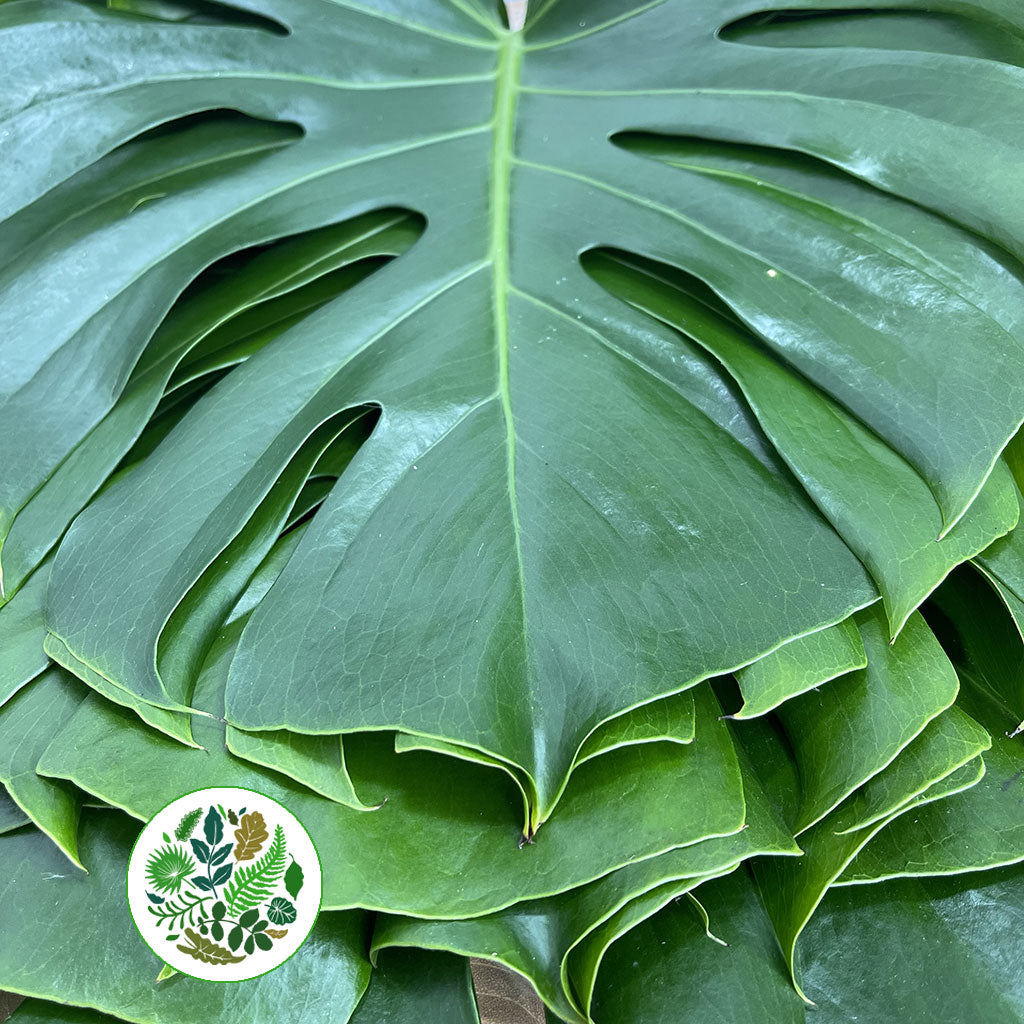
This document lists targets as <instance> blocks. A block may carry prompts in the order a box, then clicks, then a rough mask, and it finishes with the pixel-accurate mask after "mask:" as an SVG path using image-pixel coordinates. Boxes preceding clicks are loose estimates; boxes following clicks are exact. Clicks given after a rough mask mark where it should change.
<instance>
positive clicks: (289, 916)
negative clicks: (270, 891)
mask: <svg viewBox="0 0 1024 1024" xmlns="http://www.w3.org/2000/svg"><path fill="white" fill-rule="evenodd" d="M267 917H269V918H270V920H271V921H273V922H274V924H291V923H292V921H294V920H295V906H294V904H292V903H291V901H290V900H286V899H285V898H284V897H283V896H275V897H274V898H273V899H272V900H271V901H270V906H269V907H267Z"/></svg>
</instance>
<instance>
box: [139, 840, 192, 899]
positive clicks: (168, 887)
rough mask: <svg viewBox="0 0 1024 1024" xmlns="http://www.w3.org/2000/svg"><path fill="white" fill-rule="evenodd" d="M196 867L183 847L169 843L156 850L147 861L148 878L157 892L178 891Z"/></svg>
mask: <svg viewBox="0 0 1024 1024" xmlns="http://www.w3.org/2000/svg"><path fill="white" fill-rule="evenodd" d="M195 868H196V862H195V861H194V860H193V859H192V858H191V857H190V856H189V855H188V854H187V853H186V852H185V851H184V850H183V849H182V847H180V846H171V845H167V846H164V847H162V848H161V849H159V850H154V851H153V853H152V855H151V856H150V858H149V860H148V861H147V862H146V880H147V881H148V882H149V884H150V885H151V886H153V888H154V889H156V891H157V892H162V893H176V892H177V891H178V890H179V889H180V888H181V885H182V883H183V882H184V881H185V879H186V878H188V876H189V875H191V874H192V872H193V871H195Z"/></svg>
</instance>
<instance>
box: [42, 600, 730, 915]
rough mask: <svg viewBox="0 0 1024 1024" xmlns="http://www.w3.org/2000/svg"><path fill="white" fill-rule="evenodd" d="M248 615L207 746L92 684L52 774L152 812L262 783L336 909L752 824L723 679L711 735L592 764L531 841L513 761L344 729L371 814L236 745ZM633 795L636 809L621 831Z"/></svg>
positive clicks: (568, 884) (223, 649)
mask: <svg viewBox="0 0 1024 1024" xmlns="http://www.w3.org/2000/svg"><path fill="white" fill-rule="evenodd" d="M243 624H244V620H238V621H236V622H235V623H234V624H233V625H232V626H230V627H228V628H227V629H226V630H225V631H224V636H223V637H222V638H220V639H218V641H217V642H216V643H215V645H214V648H213V650H212V652H211V657H210V660H209V662H208V665H207V667H206V669H205V670H204V672H203V673H202V675H201V676H200V680H199V684H198V686H197V689H196V693H195V703H196V706H197V707H198V708H200V709H202V710H204V711H207V712H211V714H210V715H208V716H203V717H201V718H200V717H197V719H196V721H195V723H194V730H195V737H196V739H197V741H198V742H199V743H201V745H202V749H192V748H187V747H183V746H182V745H181V744H180V743H178V742H176V741H174V740H171V739H169V738H168V737H165V736H162V735H160V734H158V733H156V732H154V731H153V730H151V729H148V728H147V727H146V726H145V725H143V723H141V722H140V721H138V720H137V719H135V717H134V716H133V715H131V713H129V712H128V711H127V710H125V709H123V708H120V707H117V706H115V705H112V704H110V703H108V702H106V701H103V700H102V699H101V698H99V697H97V696H90V697H88V698H87V699H86V701H85V702H84V703H83V705H82V707H81V709H80V710H79V712H78V713H77V714H76V715H75V716H74V718H73V719H72V720H71V721H70V722H69V723H68V725H67V727H66V728H65V729H63V730H61V732H60V733H59V734H58V735H57V736H56V737H54V739H53V741H52V742H51V744H50V746H49V747H48V748H47V750H46V752H45V754H44V756H43V758H42V759H41V761H40V764H39V771H40V772H42V773H44V774H46V775H48V776H56V777H59V778H65V779H68V780H70V781H73V782H74V783H75V784H76V785H77V786H79V787H80V788H82V789H84V790H85V791H86V792H88V793H91V794H93V795H96V796H98V797H100V798H101V799H103V800H106V801H107V802H109V803H111V804H113V805H115V806H118V807H123V808H124V809H126V810H127V811H129V812H130V813H131V814H134V815H135V816H136V817H138V818H142V819H146V818H148V817H149V816H150V815H152V814H154V813H155V812H156V811H157V810H159V809H160V808H161V807H162V806H163V805H164V804H166V803H167V802H168V801H169V800H171V799H173V798H174V797H175V796H177V795H179V794H180V793H181V792H182V791H183V790H184V789H186V788H189V789H195V788H202V787H203V786H225V785H231V786H243V787H246V788H250V789H256V790H258V791H260V792H262V793H266V794H267V795H268V796H271V797H273V798H275V799H277V800H280V801H281V802H282V803H284V804H285V805H286V806H288V807H289V809H291V810H292V812H293V813H294V814H295V815H296V816H297V817H298V818H299V820H300V821H302V823H303V824H304V825H305V826H306V828H307V829H308V830H309V832H310V835H311V836H312V838H313V841H314V843H315V844H316V846H317V849H318V850H320V851H321V852H322V855H323V857H324V864H323V868H324V878H323V884H324V906H325V907H326V908H328V909H342V908H348V907H355V906H365V907H368V908H373V909H381V910H388V911H391V912H394V913H406V914H414V915H418V916H423V917H440V918H453V917H463V916H471V915H477V914H486V913H489V912H492V911H495V910H498V909H500V908H502V907H505V906H508V905H510V904H512V903H514V902H517V901H518V900H523V899H532V898H538V897H541V896H547V895H551V894H553V893H555V892H560V891H563V890H566V889H570V888H573V887H575V886H579V885H582V884H584V883H586V882H589V881H592V880H593V879H595V878H598V877H600V876H602V875H605V874H607V873H608V872H609V871H612V870H614V869H615V868H618V867H621V866H623V865H625V864H627V863H630V862H632V861H635V860H641V859H644V858H648V857H653V856H655V855H656V854H659V853H663V852H665V851H667V850H671V849H674V848H676V847H680V846H686V845H689V844H692V843H697V842H699V841H700V840H702V839H706V838H708V837H711V836H719V835H729V834H732V833H735V832H736V831H737V830H738V829H740V828H741V826H742V825H743V820H744V811H743V796H742V783H741V779H740V772H739V766H738V764H737V761H736V754H735V751H734V749H733V745H732V742H731V740H730V737H729V733H728V727H727V725H726V723H725V722H721V721H719V718H718V716H719V708H718V705H717V703H716V702H715V701H714V698H713V697H712V696H711V694H710V692H706V693H704V694H703V696H702V697H701V698H698V700H699V701H700V700H702V701H703V704H699V706H698V715H697V735H698V737H700V739H699V740H698V741H696V742H694V743H692V744H688V745H681V744H678V743H648V744H640V745H632V746H628V747H623V748H622V749H620V750H617V751H613V752H611V753H609V754H606V755H604V756H602V757H598V758H594V759H592V760H591V761H588V762H587V763H586V764H585V765H582V766H581V767H580V768H579V770H578V771H577V772H574V773H573V777H572V780H571V782H570V785H569V788H568V789H567V791H566V794H565V796H564V797H563V799H562V802H561V804H560V810H559V813H558V815H556V816H555V817H554V818H553V819H552V820H551V821H549V822H548V823H547V824H546V825H545V826H544V827H543V828H542V829H541V831H540V832H539V833H538V838H537V842H536V844H535V845H533V846H527V847H525V848H523V849H519V848H518V844H517V841H516V840H517V839H518V837H519V835H520V832H519V819H518V810H519V806H520V801H519V798H518V794H517V793H516V791H515V789H514V788H513V787H512V786H511V784H510V783H509V782H508V781H507V778H506V777H505V775H504V773H502V772H496V771H494V770H493V769H491V768H487V767H484V766H471V765H467V764H466V762H463V761H459V760H457V759H455V758H452V757H446V756H439V755H436V754H427V753H403V754H395V753H393V743H394V741H393V739H392V738H391V737H389V736H381V735H377V734H362V735H354V736H351V737H346V740H347V742H346V755H347V763H348V768H349V771H350V773H351V775H352V778H353V782H354V783H355V786H356V791H357V792H360V791H362V792H374V793H378V792H379V793H380V794H381V795H382V796H386V797H387V801H386V803H384V805H383V807H381V808H380V809H379V810H377V811H374V812H373V813H372V814H367V813H363V812H359V811H356V810H353V809H351V808H348V807H344V806H342V805H341V804H338V803H336V802H334V801H332V800H327V799H326V798H324V797H320V796H318V795H317V794H315V793H313V792H311V791H310V790H309V789H307V788H305V787H303V786H300V785H298V784H297V783H295V782H292V781H291V780H290V779H288V778H287V777H285V776H282V775H278V774H276V773H275V772H272V771H269V770H267V769H263V768H261V767H260V766H258V765H254V764H251V763H249V762H246V761H241V760H239V759H237V758H235V757H233V756H232V755H231V754H230V753H228V752H227V750H226V749H225V743H224V730H225V726H224V723H223V721H222V720H218V718H216V717H214V715H216V714H217V713H218V709H219V708H220V707H222V706H223V705H222V703H221V702H222V701H223V687H224V677H225V675H226V672H227V666H228V663H229V661H230V657H231V653H232V650H233V645H234V643H235V642H236V641H237V636H238V633H239V630H240V628H241V627H242V625H243ZM640 795H642V796H643V799H642V800H637V799H636V797H637V796H640ZM627 803H628V805H629V806H631V807H633V808H634V813H633V814H632V816H631V818H630V827H629V828H623V827H622V822H623V819H622V808H623V807H624V806H626V805H627ZM87 866H88V865H87Z"/></svg>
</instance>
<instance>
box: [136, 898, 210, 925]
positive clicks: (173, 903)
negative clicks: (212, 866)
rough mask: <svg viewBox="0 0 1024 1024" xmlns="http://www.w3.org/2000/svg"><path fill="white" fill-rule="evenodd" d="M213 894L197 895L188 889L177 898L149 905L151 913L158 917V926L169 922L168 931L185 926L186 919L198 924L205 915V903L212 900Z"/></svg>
mask: <svg viewBox="0 0 1024 1024" xmlns="http://www.w3.org/2000/svg"><path fill="white" fill-rule="evenodd" d="M212 899H213V896H212V895H208V896H196V895H194V894H192V893H189V892H188V891H187V890H186V891H185V892H184V893H182V894H181V896H180V897H179V898H178V899H177V900H168V901H167V902H166V903H163V904H161V905H160V906H157V907H148V908H147V909H148V910H149V912H150V914H152V915H153V917H155V918H156V926H157V927H158V928H159V927H160V926H161V925H162V924H164V923H166V924H167V929H168V931H173V930H174V929H175V928H183V927H184V926H185V922H186V920H187V921H188V923H189V924H197V923H198V922H199V920H201V919H202V917H203V904H204V903H206V901H207V900H212Z"/></svg>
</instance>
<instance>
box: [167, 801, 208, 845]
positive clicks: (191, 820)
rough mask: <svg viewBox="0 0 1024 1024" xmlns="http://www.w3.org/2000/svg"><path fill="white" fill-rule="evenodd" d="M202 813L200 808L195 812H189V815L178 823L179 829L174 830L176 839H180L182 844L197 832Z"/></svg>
mask: <svg viewBox="0 0 1024 1024" xmlns="http://www.w3.org/2000/svg"><path fill="white" fill-rule="evenodd" d="M202 813H203V812H202V809H201V808H199V807H197V808H196V809H195V810H194V811H189V812H188V814H186V815H185V816H184V817H183V818H182V819H181V821H180V822H179V823H178V827H177V828H176V829H175V830H174V838H175V839H180V840H181V842H185V840H186V839H188V837H189V836H190V835H192V833H193V832H194V831H195V828H196V825H198V824H199V819H200V817H201V816H202Z"/></svg>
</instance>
